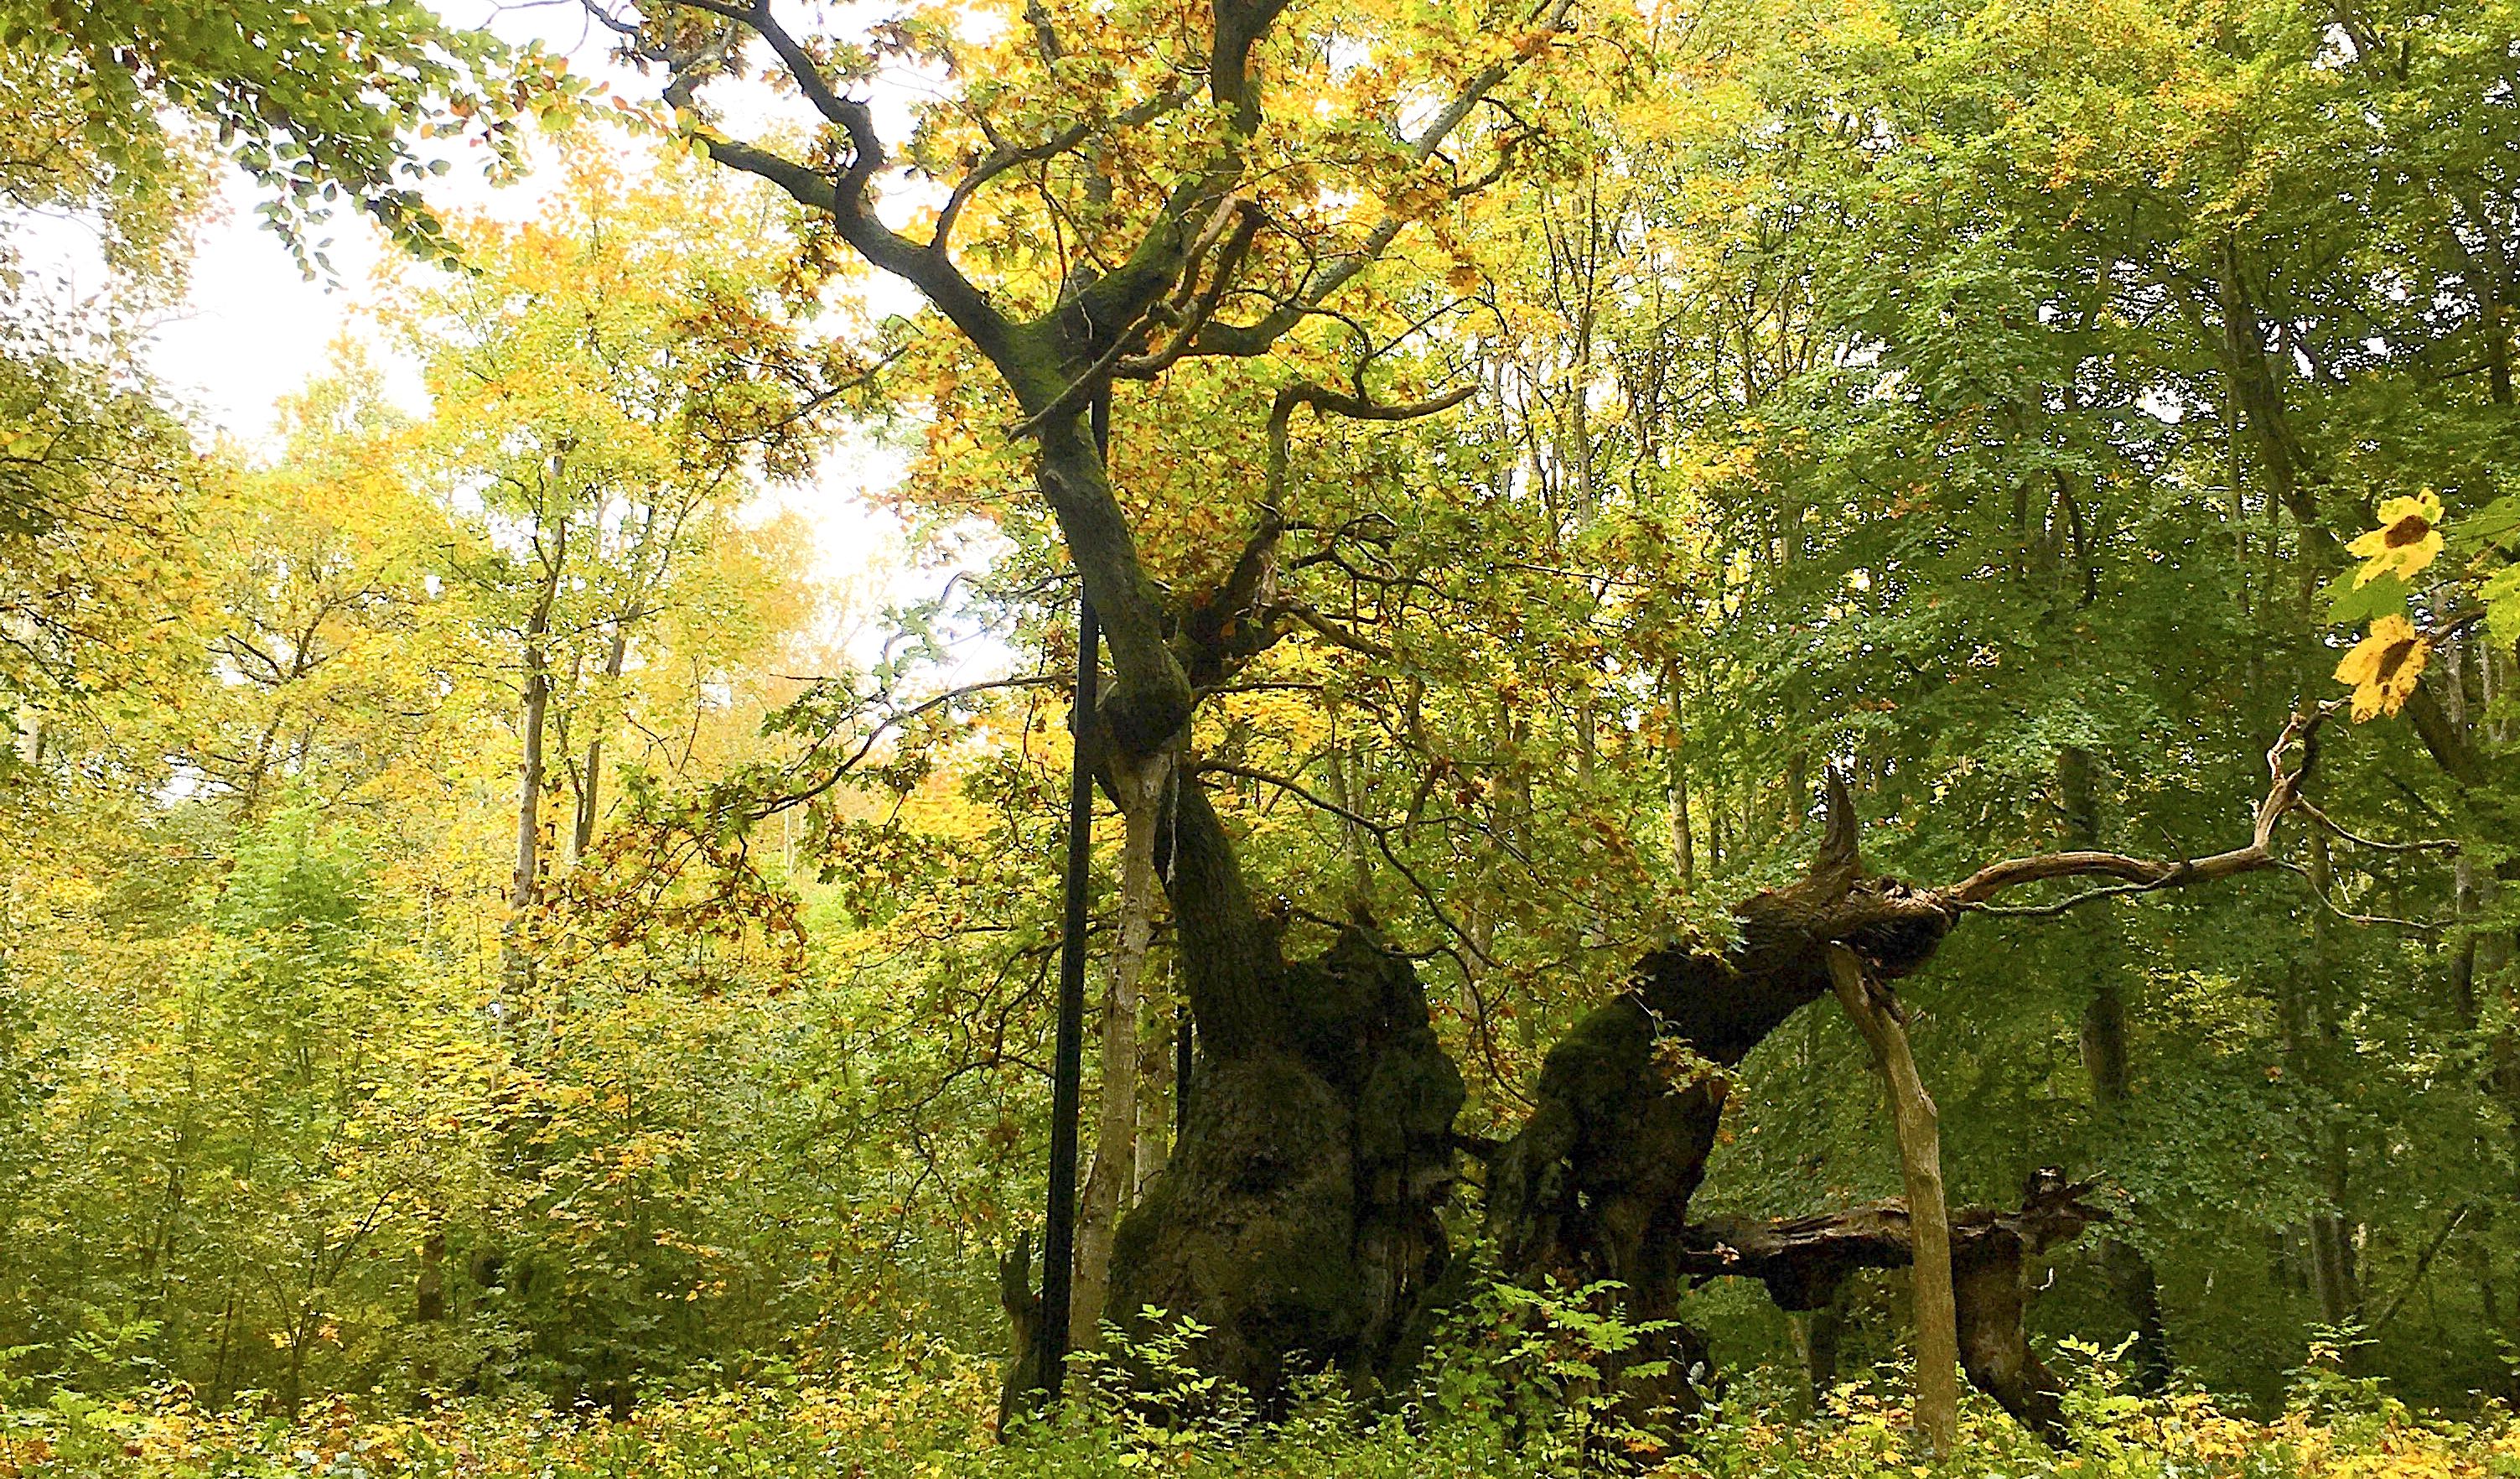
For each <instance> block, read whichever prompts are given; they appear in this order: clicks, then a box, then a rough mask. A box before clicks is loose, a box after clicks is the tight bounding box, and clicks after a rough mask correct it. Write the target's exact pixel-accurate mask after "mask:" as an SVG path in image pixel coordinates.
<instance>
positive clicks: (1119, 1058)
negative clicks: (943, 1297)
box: [1068, 754, 1173, 1346]
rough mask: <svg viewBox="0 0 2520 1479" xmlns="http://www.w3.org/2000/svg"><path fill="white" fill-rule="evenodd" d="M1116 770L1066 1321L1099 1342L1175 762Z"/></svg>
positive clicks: (1131, 1183) (1132, 1144)
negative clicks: (1109, 929) (1092, 1109)
mask: <svg viewBox="0 0 2520 1479" xmlns="http://www.w3.org/2000/svg"><path fill="white" fill-rule="evenodd" d="M1112 770H1113V787H1112V788H1113V789H1114V790H1115V791H1116V792H1117V793H1118V795H1119V797H1120V816H1121V821H1122V824H1123V827H1124V829H1125V837H1124V840H1123V842H1122V844H1121V849H1120V929H1119V935H1120V938H1119V944H1118V947H1117V948H1116V949H1115V950H1114V951H1113V953H1112V960H1111V982H1110V985H1109V986H1108V987H1107V988H1106V989H1105V990H1104V992H1103V994H1102V1102H1101V1112H1100V1114H1099V1116H1098V1117H1097V1120H1096V1125H1097V1128H1096V1132H1095V1143H1094V1161H1093V1167H1092V1169H1091V1170H1090V1171H1089V1172H1088V1173H1087V1174H1086V1178H1085V1190H1084V1194H1083V1196H1082V1197H1081V1198H1080V1205H1079V1207H1078V1209H1077V1222H1076V1282H1075V1285H1074V1293H1073V1294H1072V1296H1071V1297H1070V1299H1069V1303H1068V1310H1069V1314H1068V1328H1069V1329H1070V1330H1071V1331H1073V1332H1075V1333H1074V1335H1073V1336H1072V1337H1071V1338H1072V1339H1074V1340H1075V1341H1076V1342H1077V1343H1078V1344H1079V1345H1080V1346H1082V1345H1090V1344H1092V1343H1094V1341H1095V1339H1096V1335H1097V1332H1098V1331H1100V1330H1101V1328H1102V1316H1103V1304H1104V1301H1105V1299H1106V1297H1107V1296H1108V1294H1109V1292H1110V1288H1111V1239H1112V1234H1113V1233H1114V1232H1115V1231H1116V1229H1117V1228H1118V1226H1119V1221H1120V1214H1121V1212H1122V1211H1123V1210H1124V1209H1125V1207H1126V1204H1127V1202H1128V1200H1129V1198H1130V1194H1131V1193H1132V1192H1133V1191H1135V1190H1136V1188H1137V1183H1138V1119H1139V1103H1138V1100H1139V1098H1140V1096H1139V1092H1138V1011H1139V981H1140V977H1141V975H1142V974H1143V973H1144V972H1145V969H1146V964H1147V946H1148V942H1149V941H1150V940H1151V939H1152V938H1153V934H1154V916H1155V895H1156V883H1155V829H1156V825H1157V823H1158V821H1159V819H1160V817H1161V814H1162V810H1163V797H1164V787H1165V784H1166V782H1168V781H1169V780H1170V779H1171V777H1172V771H1173V766H1172V759H1171V756H1170V755H1168V754H1160V755H1157V756H1156V757H1155V758H1154V759H1152V760H1149V761H1148V762H1146V763H1145V764H1143V765H1137V766H1131V765H1127V764H1125V763H1115V764H1114V766H1113V768H1112Z"/></svg>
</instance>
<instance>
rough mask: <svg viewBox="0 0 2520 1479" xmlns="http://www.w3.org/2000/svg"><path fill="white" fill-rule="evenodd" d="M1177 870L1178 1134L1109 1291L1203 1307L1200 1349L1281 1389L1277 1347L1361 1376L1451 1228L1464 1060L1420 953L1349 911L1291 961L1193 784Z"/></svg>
mask: <svg viewBox="0 0 2520 1479" xmlns="http://www.w3.org/2000/svg"><path fill="white" fill-rule="evenodd" d="M1176 795H1177V801H1176V805H1175V808H1174V818H1175V820H1174V826H1173V827H1172V828H1171V829H1169V831H1170V833H1171V836H1170V840H1171V842H1172V844H1173V846H1172V857H1171V860H1170V861H1171V865H1172V866H1171V869H1170V877H1169V883H1170V888H1171V893H1172V900H1173V917H1174V919H1176V921H1177V922H1178V927H1179V930H1180V935H1181V956H1180V959H1181V966H1182V973H1183V976H1184V979H1185V981H1186V982H1187V984H1188V986H1189V988H1190V994H1191V998H1192V1002H1193V1009H1194V1011H1195V1013H1196V1017H1197V1021H1198V1055H1197V1060H1196V1063H1195V1066H1194V1068H1193V1077H1192V1092H1191V1100H1190V1112H1189V1115H1188V1121H1187V1124H1186V1125H1185V1127H1184V1131H1183V1134H1182V1137H1181V1142H1180V1143H1179V1144H1178V1145H1176V1146H1175V1147H1174V1150H1173V1153H1172V1156H1171V1159H1170V1160H1169V1161H1168V1162H1167V1164H1166V1165H1165V1167H1164V1169H1163V1171H1162V1172H1161V1173H1160V1174H1159V1175H1157V1176H1155V1177H1154V1178H1153V1179H1152V1180H1151V1181H1149V1182H1148V1185H1147V1188H1146V1196H1145V1199H1144V1200H1143V1201H1141V1202H1140V1203H1139V1205H1138V1206H1137V1207H1136V1208H1135V1209H1134V1210H1132V1211H1131V1212H1130V1213H1129V1215H1128V1217H1127V1218H1126V1219H1125V1220H1124V1221H1123V1222H1122V1223H1121V1225H1120V1232H1119V1237H1118V1240H1117V1244H1116V1246H1115V1247H1114V1249H1113V1257H1112V1279H1111V1296H1110V1307H1111V1308H1112V1309H1113V1310H1114V1311H1117V1312H1121V1313H1122V1314H1123V1316H1124V1322H1125V1323H1134V1322H1136V1321H1137V1319H1138V1316H1137V1312H1138V1311H1140V1310H1141V1309H1143V1308H1145V1307H1148V1306H1152V1307H1154V1308H1156V1309H1160V1310H1162V1311H1164V1312H1166V1314H1167V1315H1168V1316H1170V1317H1174V1318H1178V1317H1183V1316H1188V1317H1191V1318H1193V1319H1196V1320H1197V1321H1199V1322H1201V1323H1203V1324H1206V1325H1209V1326H1211V1327H1212V1333H1211V1334H1209V1335H1208V1336H1207V1338H1206V1343H1205V1345H1204V1347H1203V1348H1202V1351H1201V1361H1202V1364H1203V1366H1204V1367H1206V1368H1207V1369H1209V1370H1212V1371H1215V1372H1217V1373H1219V1374H1222V1375H1224V1376H1227V1377H1230V1378H1231V1379H1233V1380H1234V1381H1236V1382H1237V1383H1238V1384H1240V1385H1241V1386H1243V1387H1244V1388H1246V1389H1248V1390H1249V1391H1250V1392H1251V1393H1252V1394H1253V1396H1254V1397H1255V1398H1256V1399H1258V1400H1259V1401H1260V1402H1261V1403H1262V1404H1263V1405H1264V1406H1266V1405H1268V1404H1272V1403H1274V1402H1275V1401H1276V1400H1278V1399H1279V1398H1280V1397H1281V1396H1282V1394H1283V1391H1284V1389H1285V1382H1286V1379H1287V1378H1288V1376H1290V1375H1291V1374H1293V1371H1292V1369H1291V1368H1290V1364H1291V1363H1294V1362H1303V1363H1307V1364H1310V1365H1313V1366H1335V1367H1341V1368H1343V1369H1345V1370H1347V1371H1348V1372H1350V1373H1351V1376H1352V1378H1353V1379H1355V1380H1356V1381H1357V1382H1358V1383H1359V1384H1360V1385H1361V1386H1365V1387H1369V1388H1370V1387H1371V1386H1373V1384H1374V1383H1375V1382H1376V1381H1377V1380H1378V1379H1379V1378H1380V1377H1382V1376H1383V1375H1385V1374H1386V1373H1388V1372H1389V1371H1390V1370H1391V1368H1392V1365H1393V1363H1394V1362H1395V1360H1397V1359H1400V1358H1401V1357H1403V1356H1404V1355H1405V1354H1406V1353H1407V1352H1408V1351H1409V1350H1410V1349H1411V1348H1412V1345H1413V1342H1414V1341H1415V1340H1417V1339H1418V1333H1419V1332H1418V1329H1417V1322H1418V1319H1419V1317H1420V1315H1421V1314H1422V1312H1423V1308H1424V1304H1425V1296H1426V1293H1427V1290H1428V1289H1429V1288H1430V1286H1431V1285H1432V1284H1433V1283H1434V1281H1435V1280H1436V1278H1438V1277H1440V1276H1441V1275H1442V1274H1443V1272H1444V1269H1445V1266H1446V1262H1447V1260H1448V1258H1449V1254H1450V1249H1449V1247H1448V1245H1447V1243H1446V1240H1445V1237H1444V1232H1443V1227H1442V1224H1441V1222H1440V1220H1439V1216H1438V1214H1439V1211H1440V1209H1441V1207H1442V1205H1443V1203H1444V1201H1445V1199H1446V1197H1447V1196H1448V1195H1449V1194H1450V1190H1451V1186H1452V1182H1453V1176H1454V1150H1453V1140H1452V1136H1453V1116H1454V1114H1455V1113H1456V1112H1457V1111H1458V1110H1459V1109H1460V1107H1461V1103H1462V1097H1463V1087H1462V1078H1461V1074H1460V1073H1459V1071H1458V1070H1457V1069H1456V1068H1455V1067H1454V1065H1453V1062H1452V1059H1451V1058H1450V1057H1449V1056H1447V1055H1446V1054H1445V1053H1444V1050H1443V1048H1442V1046H1441V1045H1440V1044H1438V1043H1437V1041H1436V1039H1435V1033H1434V1029H1433V1027H1432V1026H1431V1025H1430V1023H1429V1021H1428V1016H1427V1011H1426V1002H1425V997H1424V994H1423V993H1422V992H1421V991H1420V990H1419V989H1418V981H1417V976H1416V972H1415V971H1414V970H1412V969H1411V967H1410V965H1409V963H1408V962H1407V961H1406V960H1405V959H1402V958H1401V957H1398V956H1395V955H1392V954H1391V953H1389V952H1388V951H1386V950H1384V949H1383V948H1381V947H1380V946H1379V945H1378V944H1377V943H1376V942H1375V941H1373V939H1372V938H1371V937H1370V936H1369V935H1368V934H1367V933H1366V932H1365V931H1364V930H1363V929H1362V928H1355V929H1350V930H1348V931H1346V932H1344V933H1342V934H1341V935H1340V937H1339V938H1338V940H1337V942H1336V943H1335V944H1333V945H1332V946H1331V948H1330V950H1329V951H1328V954H1326V955H1324V956H1323V957H1321V958H1320V959H1318V960H1314V961H1305V962H1297V963H1292V964H1289V963H1286V962H1284V961H1283V960H1282V958H1281V957H1280V954H1279V949H1278V937H1277V931H1276V929H1275V928H1274V927H1272V926H1270V925H1269V924H1267V923H1266V922H1265V921H1263V920H1261V919H1259V918H1258V916H1257V915H1256V913H1255V912H1254V911H1253V910H1252V909H1251V907H1250V903H1249V900H1248V899H1247V897H1245V895H1244V893H1243V889H1242V882H1241V878H1240V876H1239V874H1238V871H1237V870H1236V867H1235V862H1234V854H1233V849H1232V846H1231V844H1230V843H1229V842H1228V840H1227V838H1226V836H1225V832H1224V830H1223V829H1222V828H1221V827H1220V826H1219V825H1218V822H1217V820H1216V817H1215V814H1214V812H1213V811H1211V810H1210V808H1209V807H1208V804H1207V801H1206V798H1205V796H1204V795H1203V794H1202V793H1201V792H1200V790H1199V788H1198V787H1197V786H1196V785H1192V784H1184V785H1181V786H1179V787H1177V788H1176Z"/></svg>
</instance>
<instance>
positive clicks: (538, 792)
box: [506, 519, 568, 985]
mask: <svg viewBox="0 0 2520 1479" xmlns="http://www.w3.org/2000/svg"><path fill="white" fill-rule="evenodd" d="M567 561H568V523H567V520H565V519H563V520H562V521H561V522H560V523H559V525H558V526H557V527H556V528H555V529H554V530H553V533H552V545H551V549H550V551H549V553H548V554H546V555H545V556H544V557H543V581H542V588H541V589H540V590H539V591H537V592H536V593H535V599H534V605H533V608H532V609H531V610H530V611H528V612H527V613H526V616H525V651H524V665H525V693H524V705H523V711H522V712H521V714H520V715H519V716H518V719H517V739H518V748H519V750H520V752H521V757H520V763H519V764H518V766H517V872H516V876H515V878H514V879H513V880H512V881H511V883H510V885H509V891H508V912H509V923H508V944H507V952H506V953H507V957H508V960H507V967H508V977H509V979H510V981H511V982H512V983H515V984H518V985H522V984H526V983H529V982H530V981H531V980H532V979H533V968H534V967H533V958H532V956H531V954H530V953H529V952H528V951H527V950H526V949H525V945H524V940H523V938H522V935H523V930H524V924H525V916H526V915H527V914H528V913H529V912H530V911H531V910H532V909H533V907H534V905H535V904H537V903H539V902H540V901H541V898H542V828H543V817H542V804H543V772H544V755H543V738H544V733H545V731H546V730H547V729H548V727H549V725H550V721H551V696H552V677H551V647H550V644H551V631H552V616H553V612H554V608H555V607H556V606H558V605H559V604H560V585H561V572H562V570H563V569H564V568H565V567H566V565H567Z"/></svg>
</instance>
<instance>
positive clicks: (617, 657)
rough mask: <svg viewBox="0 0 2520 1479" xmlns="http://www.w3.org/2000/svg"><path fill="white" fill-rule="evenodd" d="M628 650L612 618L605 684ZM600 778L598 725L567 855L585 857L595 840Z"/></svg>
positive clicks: (621, 627) (625, 635)
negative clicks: (610, 643)
mask: <svg viewBox="0 0 2520 1479" xmlns="http://www.w3.org/2000/svg"><path fill="white" fill-rule="evenodd" d="M629 653H630V632H629V628H628V625H627V623H626V622H623V621H615V622H614V623H613V624H612V645H611V646H610V647H608V648H607V649H606V650H605V653H604V680H605V683H606V685H607V687H609V686H610V685H611V684H613V683H616V682H618V681H619V680H620V677H621V668H622V664H623V663H624V662H625V661H627V660H628V657H629ZM603 782H604V730H603V728H602V726H601V725H598V726H596V727H595V733H594V734H593V735H592V736H590V737H589V738H588V739H587V741H586V770H585V774H584V777H583V779H582V781H581V783H580V784H579V785H578V788H577V824H576V826H575V827H574V828H573V829H571V831H570V836H569V854H568V855H569V857H570V858H571V859H577V858H583V857H585V856H586V850H587V849H588V848H589V847H591V846H593V845H594V844H595V818H596V815H597V811H598V809H599V807H600V806H601V804H602V797H603Z"/></svg>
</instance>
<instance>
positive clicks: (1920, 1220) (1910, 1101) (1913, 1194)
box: [1828, 944, 1960, 1457]
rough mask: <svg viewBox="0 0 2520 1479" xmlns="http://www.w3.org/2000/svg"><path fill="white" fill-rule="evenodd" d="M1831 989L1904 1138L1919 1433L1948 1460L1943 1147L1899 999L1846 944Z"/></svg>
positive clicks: (1947, 1227)
mask: <svg viewBox="0 0 2520 1479" xmlns="http://www.w3.org/2000/svg"><path fill="white" fill-rule="evenodd" d="M1828 978H1829V984H1830V985H1831V986H1832V987H1834V988H1835V989H1836V992H1837V1000H1838V1005H1840V1006H1842V1007H1844V1008H1846V1014H1847V1015H1848V1016H1850V1017H1853V1018H1854V1019H1855V1026H1856V1029H1857V1030H1858V1031H1860V1032H1862V1033H1863V1034H1864V1040H1865V1041H1866V1042H1867V1043H1869V1044H1870V1045H1871V1046H1872V1061H1873V1063H1874V1065H1875V1066H1877V1067H1878V1068H1880V1070H1881V1076H1882V1078H1883V1079H1885V1080H1886V1081H1887V1082H1888V1084H1889V1086H1890V1116H1891V1123H1892V1124H1893V1125H1894V1126H1895V1127H1896V1129H1897V1130H1898V1134H1899V1170H1900V1172H1901V1174H1902V1175H1903V1176H1904V1177H1905V1178H1906V1180H1907V1183H1908V1239H1909V1244H1910V1246H1911V1247H1912V1248H1913V1257H1914V1265H1913V1271H1912V1275H1913V1290H1914V1294H1913V1299H1914V1304H1915V1311H1916V1431H1917V1432H1919V1433H1921V1434H1923V1435H1924V1438H1925V1444H1926V1446H1927V1447H1928V1448H1930V1449H1932V1450H1933V1452H1934V1453H1935V1455H1936V1456H1938V1457H1939V1456H1941V1455H1945V1454H1949V1453H1950V1452H1951V1451H1952V1445H1953V1443H1954V1441H1955V1440H1956V1439H1957V1438H1958V1434H1959V1412H1960V1386H1959V1359H1960V1341H1959V1313H1958V1307H1957V1306H1956V1305H1955V1304H1954V1302H1953V1299H1952V1213H1951V1204H1950V1203H1949V1202H1948V1201H1947V1200H1945V1198H1944V1196H1943V1145H1942V1132H1941V1128H1940V1126H1939V1124H1938V1122H1937V1120H1936V1119H1935V1115H1934V1101H1933V1099H1932V1098H1931V1097H1929V1096H1928V1095H1927V1094H1926V1093H1925V1082H1924V1080H1923V1079H1922V1078H1920V1077H1919V1076H1918V1075H1917V1073H1916V1057H1915V1054H1914V1053H1911V1052H1909V1051H1908V1029H1907V1028H1906V1027H1905V1026H1903V1025H1902V1024H1901V1022H1900V1018H1899V1006H1898V999H1897V998H1895V997H1893V996H1891V995H1890V993H1889V989H1888V988H1887V987H1883V988H1880V990H1879V992H1878V994H1877V995H1876V994H1875V989H1874V987H1873V985H1872V983H1871V982H1870V981H1868V979H1866V977H1865V972H1864V962H1863V959H1862V958H1861V957H1859V956H1857V955H1856V953H1855V952H1854V951H1852V950H1849V949H1847V948H1846V947H1845V946H1843V945H1836V944H1832V945H1830V946H1829V947H1828Z"/></svg>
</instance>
